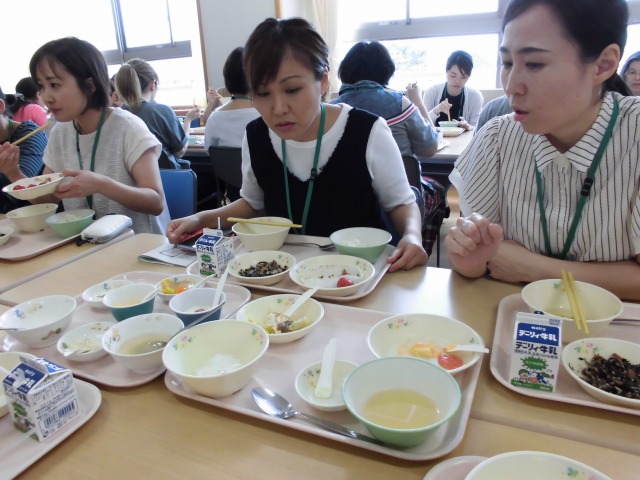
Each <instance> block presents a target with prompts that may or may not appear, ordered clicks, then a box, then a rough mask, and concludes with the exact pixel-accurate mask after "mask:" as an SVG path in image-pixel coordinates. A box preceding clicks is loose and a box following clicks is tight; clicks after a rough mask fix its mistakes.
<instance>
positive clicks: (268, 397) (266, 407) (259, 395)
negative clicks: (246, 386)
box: [251, 387, 384, 445]
mask: <svg viewBox="0 0 640 480" xmlns="http://www.w3.org/2000/svg"><path fill="white" fill-rule="evenodd" d="M251 396H252V397H253V400H254V402H256V405H258V407H259V408H260V410H262V411H263V412H265V413H266V414H267V415H271V416H272V417H277V418H282V419H284V420H286V419H289V418H291V417H298V418H300V419H302V420H305V421H307V422H309V423H313V424H314V425H317V426H320V427H322V428H325V429H327V430H329V431H331V432H334V433H338V434H340V435H344V436H345V437H349V438H355V439H357V440H364V441H365V442H371V443H375V444H376V445H384V444H383V443H382V442H381V441H380V440H378V439H376V438H373V437H369V436H368V435H363V434H362V433H358V432H356V431H354V430H351V429H350V428H347V427H345V426H343V425H339V424H337V423H334V422H331V421H329V420H325V419H324V418H319V417H315V416H313V415H309V414H306V413H301V412H298V411H296V410H295V409H294V408H293V405H291V404H290V403H289V401H288V400H287V399H286V398H284V397H283V396H282V395H279V394H277V393H276V392H274V391H272V390H269V389H268V388H264V387H256V388H254V389H252V390H251Z"/></svg>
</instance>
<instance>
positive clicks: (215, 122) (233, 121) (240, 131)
mask: <svg viewBox="0 0 640 480" xmlns="http://www.w3.org/2000/svg"><path fill="white" fill-rule="evenodd" d="M259 116H260V114H259V113H258V110H256V109H255V108H240V109H238V110H215V111H214V112H212V113H211V115H209V118H208V119H207V124H206V125H205V127H204V148H205V150H209V147H210V146H211V145H215V146H218V147H236V148H240V147H242V140H243V139H244V134H245V129H246V128H247V123H249V122H250V121H252V120H255V119H256V118H258V117H259Z"/></svg>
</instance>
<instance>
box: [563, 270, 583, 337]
mask: <svg viewBox="0 0 640 480" xmlns="http://www.w3.org/2000/svg"><path fill="white" fill-rule="evenodd" d="M562 284H563V286H564V292H565V293H566V294H567V298H568V299H569V305H570V306H571V312H572V313H573V319H574V321H575V322H576V327H577V328H578V330H583V329H584V333H589V327H588V326H587V319H586V318H585V315H584V308H583V307H582V302H581V301H580V297H578V291H577V290H576V283H575V281H574V280H573V274H572V273H571V272H567V271H566V270H562Z"/></svg>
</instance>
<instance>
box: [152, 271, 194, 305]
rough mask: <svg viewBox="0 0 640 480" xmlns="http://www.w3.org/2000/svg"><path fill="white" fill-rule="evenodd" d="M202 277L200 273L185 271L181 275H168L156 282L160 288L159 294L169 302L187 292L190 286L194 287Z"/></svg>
mask: <svg viewBox="0 0 640 480" xmlns="http://www.w3.org/2000/svg"><path fill="white" fill-rule="evenodd" d="M200 280H202V277H201V276H200V275H192V274H190V273H183V274H180V275H173V276H171V277H166V278H163V279H162V280H160V281H159V282H158V283H156V288H157V289H158V296H159V297H160V298H162V299H163V300H164V301H165V302H168V301H169V300H171V299H172V298H173V297H175V296H176V295H179V294H181V293H182V292H186V291H187V290H189V289H190V288H193V286H194V285H195V284H197V283H198V282H199V281H200Z"/></svg>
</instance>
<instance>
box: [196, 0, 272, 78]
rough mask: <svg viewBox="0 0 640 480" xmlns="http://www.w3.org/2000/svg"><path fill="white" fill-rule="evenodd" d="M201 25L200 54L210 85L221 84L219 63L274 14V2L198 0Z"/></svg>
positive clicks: (259, 0) (221, 64)
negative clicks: (201, 46)
mask: <svg viewBox="0 0 640 480" xmlns="http://www.w3.org/2000/svg"><path fill="white" fill-rule="evenodd" d="M198 1H199V7H200V15H201V19H202V23H203V25H204V28H202V38H203V40H202V41H203V55H204V56H205V59H206V72H205V74H206V76H207V81H208V83H209V85H211V86H212V87H215V88H220V87H223V86H224V80H223V77H222V67H223V65H224V62H225V60H226V59H227V56H228V55H229V53H231V50H233V49H234V48H236V47H239V46H242V45H244V44H245V42H246V41H247V38H249V35H250V34H251V32H252V31H253V29H254V28H255V27H256V25H258V24H259V23H260V22H262V21H263V20H264V19H265V18H268V17H273V16H274V15H275V3H274V2H273V1H265V0H231V1H228V2H218V1H213V0H198Z"/></svg>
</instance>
